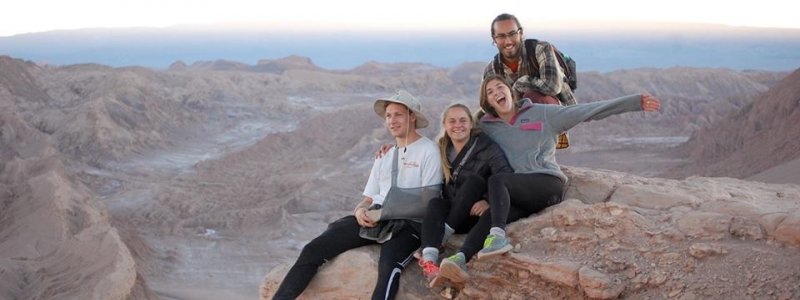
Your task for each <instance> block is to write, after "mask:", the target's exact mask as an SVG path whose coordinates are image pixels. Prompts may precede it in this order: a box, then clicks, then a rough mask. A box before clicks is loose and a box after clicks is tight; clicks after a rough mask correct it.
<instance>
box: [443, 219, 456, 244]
mask: <svg viewBox="0 0 800 300" xmlns="http://www.w3.org/2000/svg"><path fill="white" fill-rule="evenodd" d="M455 232H456V230H455V229H453V227H450V225H447V223H444V236H442V245H444V244H445V243H447V239H449V238H450V237H451V236H453V233H455Z"/></svg>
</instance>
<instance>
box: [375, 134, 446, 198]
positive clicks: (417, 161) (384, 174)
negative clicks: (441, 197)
mask: <svg viewBox="0 0 800 300" xmlns="http://www.w3.org/2000/svg"><path fill="white" fill-rule="evenodd" d="M396 152H397V155H399V156H400V157H398V159H397V163H398V167H397V169H398V174H397V186H398V187H401V188H417V187H424V186H430V185H436V184H441V183H442V171H441V159H440V158H439V148H438V146H437V145H436V143H434V142H433V141H431V140H430V139H429V138H427V137H425V136H423V137H420V138H419V139H418V140H416V141H414V142H413V143H411V144H410V145H408V147H406V150H405V152H404V151H403V148H402V147H401V148H399V149H397V151H396ZM394 153H395V150H394V149H392V150H390V151H389V152H387V153H386V155H384V156H383V157H382V158H378V159H376V160H375V163H374V164H373V165H372V171H370V173H369V180H367V186H366V187H364V196H366V197H370V198H372V203H373V204H383V199H384V198H385V197H386V194H387V193H388V192H389V188H390V187H391V186H392V160H393V159H394Z"/></svg>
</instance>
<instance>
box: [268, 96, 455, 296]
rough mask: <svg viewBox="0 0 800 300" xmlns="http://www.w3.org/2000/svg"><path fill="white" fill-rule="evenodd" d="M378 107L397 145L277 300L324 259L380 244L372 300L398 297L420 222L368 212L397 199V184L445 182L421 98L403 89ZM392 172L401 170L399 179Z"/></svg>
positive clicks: (306, 251) (298, 289)
mask: <svg viewBox="0 0 800 300" xmlns="http://www.w3.org/2000/svg"><path fill="white" fill-rule="evenodd" d="M373 107H374V109H375V113H377V114H378V116H380V117H381V118H383V119H384V125H385V126H386V129H387V130H388V131H389V133H390V134H391V135H392V137H393V138H394V140H395V147H394V149H393V150H392V151H391V153H387V155H383V156H382V157H381V158H378V159H376V160H375V162H374V164H373V165H372V171H371V172H370V175H369V179H368V180H367V185H366V187H365V188H364V192H363V195H364V198H363V200H362V201H361V202H360V203H359V204H358V205H357V206H356V208H355V210H354V211H353V215H350V216H346V217H344V218H341V219H339V220H336V221H334V222H333V223H331V224H330V225H329V226H328V229H327V230H325V232H323V233H322V234H321V235H320V236H319V237H317V238H315V239H314V240H312V241H311V242H309V243H308V244H307V245H306V246H305V247H303V250H302V252H301V253H300V257H299V258H298V259H297V261H296V262H295V264H294V265H293V266H292V268H291V269H290V270H289V273H288V274H287V275H286V277H285V278H284V279H283V282H282V283H281V285H280V287H279V288H278V290H277V291H276V293H275V295H274V298H273V299H294V298H296V297H297V296H299V295H300V294H301V293H302V292H303V290H305V288H306V286H307V285H308V283H309V282H311V279H312V278H313V277H314V275H315V274H316V273H317V269H318V268H319V267H320V266H321V265H322V264H323V263H325V262H326V261H328V260H330V259H333V258H334V257H336V256H337V255H339V254H341V253H342V252H344V251H347V250H350V249H353V248H357V247H361V246H366V245H372V244H376V243H379V244H380V245H381V255H380V258H379V261H378V280H377V282H376V284H375V288H374V289H373V291H372V299H393V298H394V297H395V296H396V294H397V291H398V287H399V284H400V276H399V275H400V274H401V273H402V271H403V270H404V269H405V267H406V265H407V264H408V263H409V262H410V261H411V260H412V253H413V252H414V251H415V250H416V249H417V248H418V247H419V245H420V238H419V237H420V223H419V220H416V219H413V220H412V219H406V218H401V219H389V220H384V219H383V218H381V220H374V219H372V218H370V217H369V216H368V214H367V210H368V208H370V207H372V208H374V207H379V206H381V205H384V204H386V203H385V202H388V201H389V200H393V199H394V198H393V197H390V198H392V199H387V195H388V194H389V189H390V188H391V187H392V186H396V187H399V188H402V189H403V190H415V189H418V190H423V189H424V190H428V188H429V187H436V188H438V187H439V186H440V185H441V183H442V173H441V171H440V170H441V169H440V165H441V161H440V157H439V153H438V148H437V146H436V143H434V142H433V141H431V140H430V139H429V138H427V137H425V136H422V135H420V134H419V133H418V132H417V129H418V128H425V127H427V126H428V118H427V117H426V116H425V115H424V114H423V113H422V106H421V105H420V102H419V101H418V100H417V98H415V97H414V96H412V95H411V94H409V93H408V92H406V91H403V90H400V91H398V92H397V93H395V94H394V95H392V96H391V97H385V98H380V99H377V100H376V101H375V103H374V104H373ZM393 172H396V175H395V176H394V178H393V174H392V173H393ZM421 217H422V216H420V218H421ZM357 295H363V294H361V293H358V291H355V292H354V294H353V296H354V297H358V296H357Z"/></svg>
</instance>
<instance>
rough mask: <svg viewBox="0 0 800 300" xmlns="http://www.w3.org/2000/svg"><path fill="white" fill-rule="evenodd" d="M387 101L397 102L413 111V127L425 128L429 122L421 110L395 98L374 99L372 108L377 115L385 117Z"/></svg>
mask: <svg viewBox="0 0 800 300" xmlns="http://www.w3.org/2000/svg"><path fill="white" fill-rule="evenodd" d="M389 103H397V104H400V105H403V106H405V107H406V108H408V109H409V110H410V111H412V112H413V113H414V116H416V117H417V120H416V122H414V123H415V124H414V127H416V128H417V129H419V128H427V127H428V125H430V123H429V122H428V117H426V116H425V114H423V113H422V112H421V111H418V110H415V109H413V108H410V107H408V105H406V104H405V103H403V102H400V101H397V100H393V99H378V100H375V104H373V109H374V110H375V113H376V114H377V115H378V116H379V117H381V118H385V117H386V105H387V104H389Z"/></svg>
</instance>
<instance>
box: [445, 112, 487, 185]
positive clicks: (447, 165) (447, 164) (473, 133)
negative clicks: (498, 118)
mask: <svg viewBox="0 0 800 300" xmlns="http://www.w3.org/2000/svg"><path fill="white" fill-rule="evenodd" d="M455 108H459V109H463V110H464V112H466V113H467V116H468V117H469V123H470V132H469V136H470V137H473V136H476V135H478V133H480V130H479V129H478V128H477V127H475V118H473V117H472V113H471V112H470V110H469V107H467V106H466V105H464V104H461V103H453V104H450V105H449V106H447V108H445V109H444V111H443V112H442V119H441V120H442V121H441V122H442V126H441V130H439V136H438V137H437V141H438V142H439V156H440V158H441V161H442V174H444V182H445V183H449V182H450V181H451V180H453V174H451V173H450V161H449V160H448V159H447V147H448V146H449V145H451V144H452V143H453V141H452V140H451V139H450V136H448V135H447V130H446V129H445V126H444V122H445V121H447V120H446V119H445V118H446V117H447V112H449V111H450V110H451V109H455Z"/></svg>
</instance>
